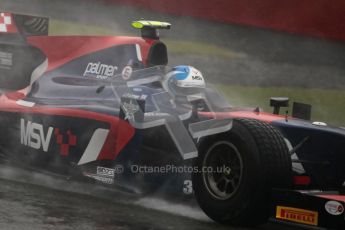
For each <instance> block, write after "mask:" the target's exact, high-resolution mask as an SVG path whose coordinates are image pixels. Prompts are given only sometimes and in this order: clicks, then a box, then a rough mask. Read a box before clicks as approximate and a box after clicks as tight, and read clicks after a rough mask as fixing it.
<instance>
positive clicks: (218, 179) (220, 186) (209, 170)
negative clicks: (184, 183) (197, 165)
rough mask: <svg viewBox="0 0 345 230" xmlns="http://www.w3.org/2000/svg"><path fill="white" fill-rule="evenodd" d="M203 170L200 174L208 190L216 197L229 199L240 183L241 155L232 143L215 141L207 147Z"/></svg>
mask: <svg viewBox="0 0 345 230" xmlns="http://www.w3.org/2000/svg"><path fill="white" fill-rule="evenodd" d="M203 170H206V172H205V171H204V172H202V175H203V180H204V184H205V186H206V188H207V190H208V192H209V193H210V194H211V195H212V196H213V197H214V198H216V199H219V200H226V199H229V198H231V197H232V196H233V195H234V194H235V193H236V192H237V190H238V188H239V186H240V184H241V180H242V171H243V163H242V158H241V155H240V153H239V151H238V150H237V148H236V147H235V146H234V145H233V144H232V143H229V142H226V141H220V142H217V143H215V144H213V145H212V146H211V147H210V148H209V149H208V151H207V153H206V155H205V158H204V160H203Z"/></svg>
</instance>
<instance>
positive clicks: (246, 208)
mask: <svg viewBox="0 0 345 230" xmlns="http://www.w3.org/2000/svg"><path fill="white" fill-rule="evenodd" d="M195 164H196V166H197V167H198V169H199V172H198V173H194V174H193V187H194V192H195V196H196V199H197V201H198V203H199V205H200V207H201V209H203V211H204V212H205V213H206V214H207V215H208V216H209V217H210V218H211V219H213V220H215V221H216V222H220V223H223V224H231V225H240V226H255V225H259V224H262V223H265V222H266V221H267V218H268V215H269V204H270V191H271V189H272V188H273V187H275V188H286V187H289V186H290V185H291V179H292V171H291V158H290V155H289V151H288V148H287V146H286V144H285V141H284V138H283V136H282V135H281V133H280V132H279V131H278V130H276V129H275V128H273V127H272V126H271V125H269V124H266V123H263V122H261V121H257V120H252V119H234V121H233V127H232V129H231V130H230V131H229V132H227V133H222V134H219V135H216V136H211V137H207V138H205V139H204V140H203V141H202V142H201V144H200V146H199V157H198V158H197V159H196V162H195ZM211 169H212V170H211Z"/></svg>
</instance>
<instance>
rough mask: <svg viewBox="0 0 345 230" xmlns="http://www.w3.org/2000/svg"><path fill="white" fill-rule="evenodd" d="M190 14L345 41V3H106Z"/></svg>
mask: <svg viewBox="0 0 345 230" xmlns="http://www.w3.org/2000/svg"><path fill="white" fill-rule="evenodd" d="M104 1H106V2H108V3H112V2H114V3H122V4H129V5H134V6H137V7H141V8H146V9H149V10H153V11H158V12H163V13H169V14H175V15H186V16H192V17H197V18H201V19H207V20H213V21H217V22H223V23H230V24H243V25H250V26H256V27H262V28H269V29H275V30H281V31H285V32H289V33H294V34H303V35H311V36H316V37H321V38H329V39H336V40H343V41H345V1H344V0H331V1H330V0H104Z"/></svg>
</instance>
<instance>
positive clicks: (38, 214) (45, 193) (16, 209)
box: [0, 165, 294, 230]
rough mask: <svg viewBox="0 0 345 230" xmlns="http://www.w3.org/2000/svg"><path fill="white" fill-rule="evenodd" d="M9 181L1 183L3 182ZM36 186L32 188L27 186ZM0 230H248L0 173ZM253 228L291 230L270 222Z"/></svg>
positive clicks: (72, 185) (143, 201)
mask: <svg viewBox="0 0 345 230" xmlns="http://www.w3.org/2000/svg"><path fill="white" fill-rule="evenodd" d="M4 177H5V178H9V179H11V180H5V179H3V178H4ZM32 183H35V184H32ZM0 229H1V230H12V229H13V230H17V229H18V230H22V229H25V230H40V229H54V230H55V229H66V230H67V229H82V230H87V229H90V230H91V229H92V230H93V229H95V230H108V229H121V230H127V229H134V230H140V229H143V230H145V229H147V230H155V229H179V230H180V229H181V230H183V229H190V230H193V229H198V230H204V229H205V230H206V229H212V230H222V229H232V230H240V229H243V230H244V229H248V228H235V227H225V226H221V225H218V224H216V223H214V222H212V221H211V220H209V219H208V218H207V217H206V216H205V215H204V214H203V213H202V212H201V211H200V210H199V209H197V208H191V207H190V206H185V205H183V204H179V205H177V204H174V203H169V202H168V201H164V200H161V199H158V198H152V197H150V198H148V197H141V198H140V197H137V196H133V195H129V194H124V193H122V192H118V191H113V190H109V189H105V188H102V187H95V186H94V185H87V184H83V183H77V182H73V181H66V180H64V179H61V178H55V177H52V176H48V175H44V174H40V173H33V172H29V171H26V170H21V169H15V168H13V167H8V166H5V165H3V166H2V167H1V169H0ZM256 229H261V230H275V229H281V230H292V229H294V228H290V227H287V226H281V225H277V224H273V223H269V224H266V225H264V226H261V227H258V228H256Z"/></svg>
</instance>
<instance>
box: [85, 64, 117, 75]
mask: <svg viewBox="0 0 345 230" xmlns="http://www.w3.org/2000/svg"><path fill="white" fill-rule="evenodd" d="M117 69H118V67H117V66H113V65H107V64H103V63H101V62H96V63H93V62H90V63H89V64H87V66H86V69H85V71H84V74H83V76H84V77H96V78H97V79H107V78H110V77H113V76H114V75H115V72H116V71H117Z"/></svg>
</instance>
